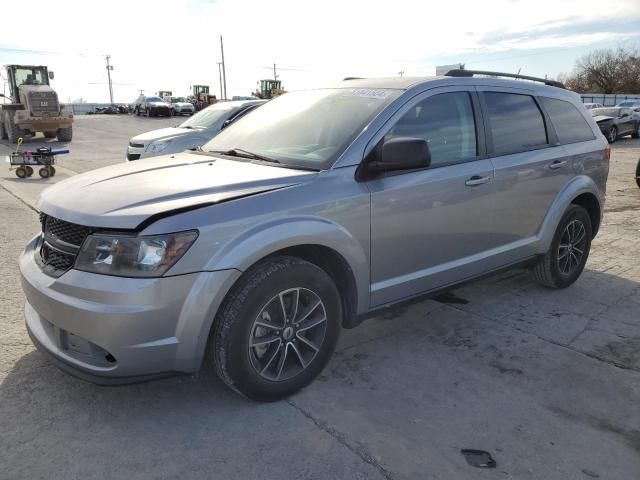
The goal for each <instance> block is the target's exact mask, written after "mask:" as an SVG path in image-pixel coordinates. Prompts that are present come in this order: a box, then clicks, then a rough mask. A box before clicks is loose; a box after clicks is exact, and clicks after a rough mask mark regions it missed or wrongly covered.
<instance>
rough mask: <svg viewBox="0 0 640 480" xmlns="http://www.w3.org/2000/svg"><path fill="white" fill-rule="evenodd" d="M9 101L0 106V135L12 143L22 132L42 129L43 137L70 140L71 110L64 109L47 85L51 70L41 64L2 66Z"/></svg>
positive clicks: (51, 77)
mask: <svg viewBox="0 0 640 480" xmlns="http://www.w3.org/2000/svg"><path fill="white" fill-rule="evenodd" d="M5 69H6V72H7V80H8V83H9V97H6V96H5V95H3V94H0V96H1V97H5V98H7V99H8V100H9V103H4V104H2V105H1V107H2V109H1V110H0V137H2V138H8V139H9V141H10V142H11V143H15V142H16V141H17V140H18V138H20V137H23V136H25V135H35V134H36V132H43V133H44V136H45V137H47V138H54V137H58V140H60V141H61V142H70V141H71V138H72V137H73V127H72V124H73V113H71V112H67V111H65V110H64V106H63V105H62V104H61V103H60V102H59V101H58V94H57V93H56V92H55V90H54V89H53V88H51V86H50V84H49V80H50V79H53V72H49V71H48V70H47V67H45V66H42V65H40V66H33V65H6V66H5Z"/></svg>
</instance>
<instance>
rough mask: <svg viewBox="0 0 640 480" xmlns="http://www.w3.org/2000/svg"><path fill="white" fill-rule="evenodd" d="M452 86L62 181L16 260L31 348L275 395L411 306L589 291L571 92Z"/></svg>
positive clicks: (363, 93)
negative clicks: (513, 284)
mask: <svg viewBox="0 0 640 480" xmlns="http://www.w3.org/2000/svg"><path fill="white" fill-rule="evenodd" d="M450 74H451V75H465V76H451V77H431V78H406V77H405V78H392V79H377V80H376V79H351V80H346V81H343V82H341V83H340V84H338V85H337V86H334V87H332V88H327V89H318V90H311V91H300V92H291V93H286V94H285V95H283V96H281V97H279V98H277V99H275V100H272V101H271V102H269V103H267V104H265V105H263V106H262V107H260V108H258V109H256V111H255V112H253V113H252V114H251V115H247V116H246V117H244V118H242V119H241V120H239V121H238V122H237V123H234V124H233V125H231V126H230V127H229V128H227V129H225V130H223V131H222V132H221V133H220V134H219V135H218V136H216V137H215V138H213V139H212V140H211V141H210V142H208V143H207V144H205V145H204V146H203V147H202V149H201V150H200V151H188V152H184V153H180V154H175V155H174V156H172V157H171V158H167V157H159V158H157V159H149V160H148V161H145V162H134V163H126V164H119V165H114V166H112V167H108V168H103V169H100V170H96V171H93V172H88V173H85V174H82V175H77V176H75V177H72V178H70V179H68V180H65V181H63V182H60V183H59V184H57V185H54V186H52V187H50V188H49V189H47V190H46V191H44V192H43V193H42V196H41V197H40V199H39V203H38V207H39V209H40V211H41V223H42V232H41V233H38V235H36V236H35V237H34V238H33V239H32V240H31V241H30V242H29V244H28V245H27V246H26V248H25V251H24V253H23V255H22V257H21V259H20V270H21V273H22V283H23V288H24V291H25V293H26V297H27V303H26V307H25V316H26V323H27V328H28V330H29V333H30V334H31V338H32V339H33V342H34V343H35V344H36V345H37V347H38V348H39V349H40V350H41V351H42V352H43V353H45V354H47V355H48V356H49V357H50V358H51V360H52V361H53V362H54V363H56V364H57V365H59V366H60V367H61V368H63V369H64V370H66V371H68V372H70V373H72V374H74V375H76V376H79V377H81V378H85V379H88V380H91V381H94V382H99V383H106V384H114V383H125V382H133V381H139V380H144V379H150V378H156V377H160V376H164V375H169V374H175V373H194V372H197V371H198V369H199V368H200V366H201V364H202V362H203V361H204V362H207V363H210V364H212V365H215V367H216V369H217V372H218V374H219V375H220V377H221V378H222V379H223V380H224V382H225V383H226V384H227V385H229V386H230V387H231V388H233V389H234V390H236V391H237V392H240V393H242V394H244V395H246V396H247V397H250V398H252V399H257V400H274V399H278V398H282V397H285V396H287V395H290V394H292V393H293V392H295V391H296V390H298V389H300V388H301V387H303V386H305V385H307V384H308V383H309V382H310V381H311V380H312V379H313V378H314V377H316V376H317V375H318V373H319V372H320V371H321V370H322V368H323V367H324V365H325V364H326V363H327V361H328V360H329V357H330V356H331V353H332V351H333V349H334V347H335V345H336V341H337V340H338V335H339V333H340V330H341V328H353V327H355V326H356V325H358V324H359V323H360V322H361V321H362V320H363V319H364V318H366V317H368V316H371V315H375V314H377V313H379V312H381V311H383V310H384V309H386V308H388V307H389V306H391V305H393V304H396V303H398V302H403V301H406V300H409V299H413V298H416V297H419V296H420V297H421V296H429V295H434V294H435V293H436V292H441V291H442V290H445V289H450V288H451V287H453V286H454V285H456V284H458V283H460V282H463V281H464V282H466V281H468V280H470V279H473V278H476V277H480V276H483V275H486V274H489V273H492V272H495V271H498V270H501V269H504V268H505V267H515V266H523V265H524V266H529V267H531V269H532V271H533V275H534V276H535V278H537V279H538V280H539V281H540V282H541V283H542V284H544V285H547V286H548V287H551V288H564V287H567V286H569V285H571V284H572V283H573V282H575V281H576V279H577V278H578V276H579V275H580V274H581V272H582V270H583V268H584V266H585V263H586V261H587V257H588V255H589V248H590V245H591V240H592V238H593V237H594V235H595V234H596V232H597V231H598V226H599V225H600V220H601V218H602V206H603V201H604V194H605V184H606V180H607V174H608V159H609V147H608V144H607V141H606V139H605V138H604V137H603V136H602V135H601V134H600V132H599V130H598V127H597V125H596V124H595V123H594V121H593V120H592V119H591V118H590V116H589V114H588V113H587V111H586V109H584V108H583V107H582V106H581V102H580V98H579V97H578V96H577V95H576V94H574V93H571V92H569V91H567V90H564V89H563V88H561V86H560V85H558V84H556V83H553V82H550V81H548V82H547V83H549V84H551V86H549V85H544V84H542V83H540V82H539V83H536V82H527V81H513V80H504V79H499V78H483V77H479V76H477V75H476V76H474V72H468V71H465V72H464V73H460V72H458V73H457V74H456V72H450ZM542 82H544V80H543V81H542Z"/></svg>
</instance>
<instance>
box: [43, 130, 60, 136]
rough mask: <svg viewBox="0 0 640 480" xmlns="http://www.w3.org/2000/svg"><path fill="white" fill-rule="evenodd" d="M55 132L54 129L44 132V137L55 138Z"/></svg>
mask: <svg viewBox="0 0 640 480" xmlns="http://www.w3.org/2000/svg"><path fill="white" fill-rule="evenodd" d="M56 135H57V132H56V131H55V130H52V131H47V132H44V138H56Z"/></svg>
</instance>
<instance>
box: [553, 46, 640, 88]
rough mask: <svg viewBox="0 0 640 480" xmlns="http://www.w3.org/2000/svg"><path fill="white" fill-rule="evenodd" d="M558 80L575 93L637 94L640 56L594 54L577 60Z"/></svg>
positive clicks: (627, 52)
mask: <svg viewBox="0 0 640 480" xmlns="http://www.w3.org/2000/svg"><path fill="white" fill-rule="evenodd" d="M560 78H562V80H563V81H564V83H565V85H566V86H567V88H569V89H571V90H574V91H576V92H593V93H640V52H638V50H636V49H626V48H618V49H615V50H614V49H610V50H595V51H593V52H591V53H588V54H586V55H584V56H583V57H581V58H579V59H578V61H577V62H576V66H575V68H574V70H573V72H572V73H571V74H568V75H566V74H564V75H561V76H560Z"/></svg>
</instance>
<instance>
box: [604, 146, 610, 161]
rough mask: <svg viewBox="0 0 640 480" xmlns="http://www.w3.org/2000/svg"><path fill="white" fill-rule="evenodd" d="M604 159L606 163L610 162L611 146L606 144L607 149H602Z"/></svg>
mask: <svg viewBox="0 0 640 480" xmlns="http://www.w3.org/2000/svg"><path fill="white" fill-rule="evenodd" d="M604 158H605V160H606V161H607V162H610V161H611V145H609V144H607V148H605V149H604Z"/></svg>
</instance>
